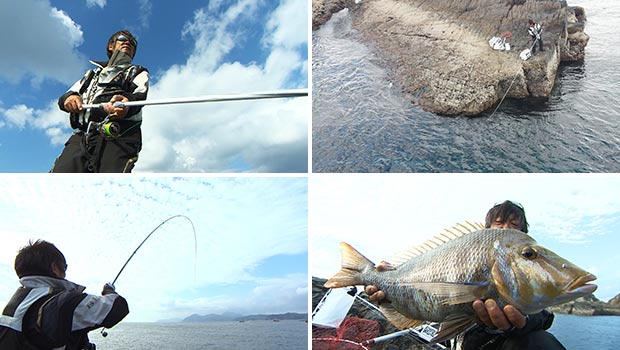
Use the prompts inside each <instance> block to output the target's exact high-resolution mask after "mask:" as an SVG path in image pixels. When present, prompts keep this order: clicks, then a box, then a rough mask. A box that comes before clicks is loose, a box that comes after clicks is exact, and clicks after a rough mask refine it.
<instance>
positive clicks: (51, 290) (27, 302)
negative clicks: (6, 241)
mask: <svg viewBox="0 0 620 350" xmlns="http://www.w3.org/2000/svg"><path fill="white" fill-rule="evenodd" d="M21 282H22V287H20V288H18V289H17V291H16V292H15V294H13V297H12V298H11V300H10V301H9V302H8V304H7V305H6V307H5V308H4V310H3V311H2V315H0V349H2V350H42V349H45V350H52V349H54V350H56V349H66V350H75V349H83V348H84V346H86V345H87V344H88V337H87V335H86V332H72V327H73V323H74V320H73V313H74V312H75V311H74V308H72V307H68V308H67V307H65V306H73V305H75V306H77V303H79V302H80V301H81V300H84V298H85V296H86V294H83V293H82V292H83V291H84V287H82V286H79V285H77V284H75V283H72V282H69V281H67V280H61V279H55V278H51V277H45V276H29V277H24V278H22V279H21ZM61 306H62V307H61ZM75 306H73V307H75ZM48 311H52V312H51V313H50V312H48ZM49 315H53V318H49Z"/></svg>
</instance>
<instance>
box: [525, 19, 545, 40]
mask: <svg viewBox="0 0 620 350" xmlns="http://www.w3.org/2000/svg"><path fill="white" fill-rule="evenodd" d="M527 31H528V33H529V34H530V36H531V37H532V38H536V37H538V36H539V35H540V33H541V32H542V26H541V25H540V24H539V23H534V25H533V26H530V27H529V28H528V30H527Z"/></svg>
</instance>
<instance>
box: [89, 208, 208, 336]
mask: <svg viewBox="0 0 620 350" xmlns="http://www.w3.org/2000/svg"><path fill="white" fill-rule="evenodd" d="M175 218H185V219H187V221H189V223H190V224H191V225H192V231H193V232H194V274H195V273H196V271H195V269H196V257H197V256H198V241H197V239H196V228H195V227H194V223H193V222H192V220H191V219H190V218H189V217H187V216H185V215H182V214H179V215H174V216H171V217H169V218H167V219H166V220H164V221H162V222H161V223H160V224H159V225H157V227H155V228H154V229H153V231H151V232H150V233H149V234H148V235H147V236H146V238H145V239H144V240H143V241H142V243H140V245H139V246H138V248H136V250H134V251H133V253H131V255H130V256H129V259H127V261H125V264H123V267H121V270H120V271H118V274H117V275H116V277H114V281H112V283H111V284H112V286H114V284H115V283H116V281H117V280H118V278H119V277H120V275H121V273H123V270H125V267H126V266H127V264H129V262H130V261H131V259H132V258H133V256H134V255H136V253H137V252H138V250H140V248H141V247H142V245H143V244H144V243H145V242H146V241H147V240H148V239H149V238H150V237H151V235H153V233H155V231H157V230H158V229H159V228H160V227H162V226H163V225H164V224H165V223H167V222H168V221H170V220H172V219H175ZM101 335H102V336H104V337H107V336H108V332H106V331H105V328H101Z"/></svg>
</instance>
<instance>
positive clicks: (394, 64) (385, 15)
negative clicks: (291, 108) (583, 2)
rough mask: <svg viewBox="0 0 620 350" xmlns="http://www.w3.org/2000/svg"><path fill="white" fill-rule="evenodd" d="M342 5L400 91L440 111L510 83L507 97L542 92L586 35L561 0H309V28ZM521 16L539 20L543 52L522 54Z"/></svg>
mask: <svg viewBox="0 0 620 350" xmlns="http://www.w3.org/2000/svg"><path fill="white" fill-rule="evenodd" d="M344 7H348V8H349V9H350V10H351V13H352V16H353V26H354V28H355V29H356V30H358V31H359V32H360V33H361V34H362V36H363V37H364V38H365V39H366V40H367V41H369V42H370V43H371V44H372V46H374V47H375V48H376V49H377V52H378V54H379V55H380V56H381V57H382V58H383V59H384V61H385V64H386V66H388V67H390V69H391V71H392V73H393V74H392V79H393V80H394V82H396V83H398V84H399V85H400V87H401V88H402V90H403V92H404V93H405V94H406V96H408V97H409V98H410V99H411V100H412V101H414V102H416V103H418V104H419V105H420V106H421V107H422V108H424V109H425V110H428V111H431V112H434V113H438V114H444V115H459V114H464V115H476V114H480V113H481V112H483V111H485V110H487V109H490V108H492V107H493V106H494V105H496V104H497V103H498V102H499V101H500V100H501V98H502V97H503V96H504V94H505V93H506V91H507V90H508V87H509V86H510V85H511V84H512V87H511V88H510V90H509V91H508V94H507V96H508V97H512V98H527V97H547V96H549V95H550V93H551V89H552V88H553V85H554V81H555V78H556V74H557V70H558V67H559V64H560V62H562V61H575V60H582V59H583V58H584V48H585V46H586V44H587V42H588V39H589V38H588V36H587V35H586V34H585V33H584V32H583V28H584V24H585V20H586V16H585V11H584V9H583V8H580V7H570V6H568V5H567V3H566V1H534V0H469V1H462V0H445V1H431V0H363V1H361V2H360V3H359V4H355V2H353V3H352V2H351V1H349V0H313V4H312V10H313V28H318V27H319V26H320V24H321V23H323V22H324V21H326V20H327V19H329V17H330V16H331V12H330V11H332V12H333V11H337V10H340V9H342V8H344ZM528 19H533V20H535V21H536V22H539V23H541V24H542V25H543V35H542V38H543V42H544V49H545V51H544V52H540V53H537V54H536V55H535V56H533V57H532V58H530V59H529V60H527V61H523V60H521V59H520V58H519V52H520V51H522V50H523V49H526V48H529V47H530V45H531V39H530V37H529V35H528V33H527V29H528ZM506 32H510V33H511V34H512V37H511V38H510V39H509V40H508V42H509V43H510V44H511V46H512V48H513V49H512V50H511V51H507V52H506V51H495V50H493V49H492V48H491V47H490V46H489V44H488V40H489V39H490V38H491V37H493V36H501V35H502V34H504V33H506ZM316 83H317V84H320V82H316Z"/></svg>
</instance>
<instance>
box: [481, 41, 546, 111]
mask: <svg viewBox="0 0 620 350" xmlns="http://www.w3.org/2000/svg"><path fill="white" fill-rule="evenodd" d="M537 42H538V38H536V40H534V43H533V44H532V46H530V51H532V49H533V48H534V46H536V43H537ZM519 68H520V69H521V70H523V65H521V67H519ZM521 70H520V71H518V72H517V74H515V76H514V78H512V82H510V85H509V86H508V89H506V93H504V96H502V99H501V100H500V101H499V103H498V104H497V106H496V107H495V110H493V113H491V116H489V118H492V117H493V115H495V112H497V110H498V109H499V106H500V105H501V104H502V102H504V99H505V98H506V95H508V91H510V88H512V84H514V83H515V80H516V79H517V76H518V75H519V73H521Z"/></svg>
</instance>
